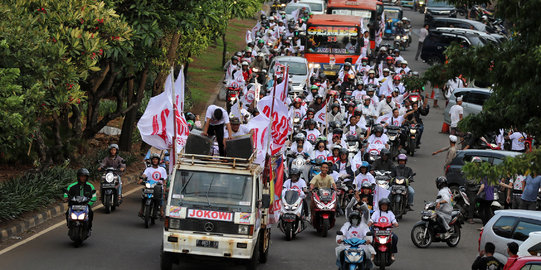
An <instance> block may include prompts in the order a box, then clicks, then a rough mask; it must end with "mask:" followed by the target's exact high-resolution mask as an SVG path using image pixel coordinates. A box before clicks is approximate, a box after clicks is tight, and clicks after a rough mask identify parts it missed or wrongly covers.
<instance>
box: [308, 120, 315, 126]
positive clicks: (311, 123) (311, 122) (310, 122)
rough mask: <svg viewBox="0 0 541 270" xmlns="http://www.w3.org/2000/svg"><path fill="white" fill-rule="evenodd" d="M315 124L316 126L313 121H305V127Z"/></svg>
mask: <svg viewBox="0 0 541 270" xmlns="http://www.w3.org/2000/svg"><path fill="white" fill-rule="evenodd" d="M315 124H316V121H314V119H308V120H307V121H306V126H310V125H315Z"/></svg>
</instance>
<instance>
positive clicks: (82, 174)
mask: <svg viewBox="0 0 541 270" xmlns="http://www.w3.org/2000/svg"><path fill="white" fill-rule="evenodd" d="M88 177H90V172H89V171H88V170H87V169H86V168H80V169H79V170H78V171H77V182H75V183H72V184H71V185H69V186H68V187H67V188H66V192H65V193H64V202H68V203H69V205H71V202H70V200H71V198H73V197H75V196H84V197H87V198H90V201H89V202H88V234H89V235H90V232H91V231H92V220H93V219H94V212H92V205H93V204H94V203H95V202H96V200H97V198H96V189H95V188H94V186H93V185H92V184H91V183H89V182H87V181H88ZM68 212H69V210H67V211H66V222H67V221H68Z"/></svg>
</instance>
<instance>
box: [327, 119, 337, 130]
mask: <svg viewBox="0 0 541 270" xmlns="http://www.w3.org/2000/svg"><path fill="white" fill-rule="evenodd" d="M338 127H339V124H338V122H336V121H331V122H329V129H330V130H334V129H335V128H338Z"/></svg>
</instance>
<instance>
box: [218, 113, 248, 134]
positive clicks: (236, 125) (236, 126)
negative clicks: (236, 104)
mask: <svg viewBox="0 0 541 270" xmlns="http://www.w3.org/2000/svg"><path fill="white" fill-rule="evenodd" d="M229 123H230V124H231V131H233V134H231V136H229V132H228V131H227V129H226V128H225V127H224V137H226V138H228V137H231V138H233V137H239V136H242V135H246V134H248V133H250V129H249V128H247V127H246V126H245V125H242V124H241V123H240V119H239V118H238V117H232V118H231V119H230V120H229Z"/></svg>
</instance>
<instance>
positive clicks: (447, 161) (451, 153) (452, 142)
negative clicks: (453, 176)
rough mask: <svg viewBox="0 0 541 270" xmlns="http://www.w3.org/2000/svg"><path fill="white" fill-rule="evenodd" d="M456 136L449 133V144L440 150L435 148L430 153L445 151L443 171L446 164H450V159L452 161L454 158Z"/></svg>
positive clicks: (435, 153)
mask: <svg viewBox="0 0 541 270" xmlns="http://www.w3.org/2000/svg"><path fill="white" fill-rule="evenodd" d="M457 140H458V138H457V136H455V135H449V146H447V147H444V148H442V149H440V150H437V151H435V152H433V153H432V155H433V156H434V155H437V154H439V153H441V152H443V151H447V157H446V158H445V164H444V165H443V171H444V172H445V168H447V166H448V165H449V164H451V161H453V159H455V157H456V151H457V149H456V142H457Z"/></svg>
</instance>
